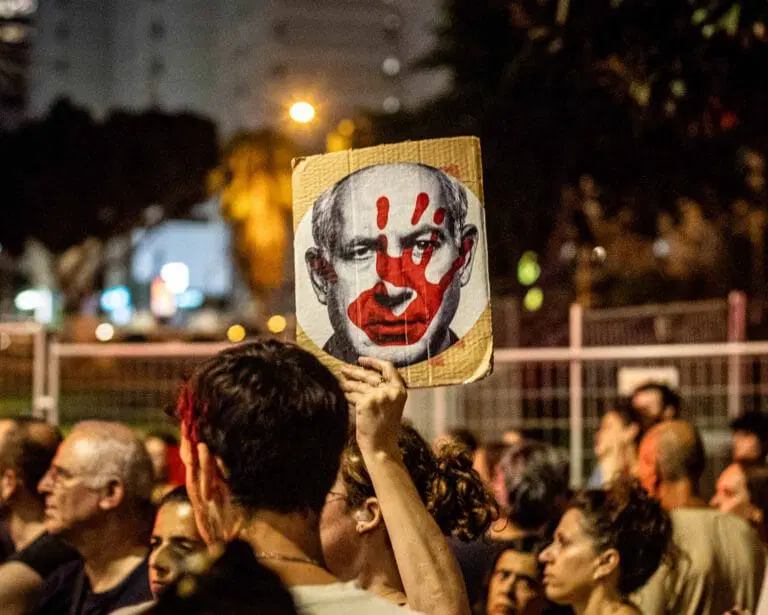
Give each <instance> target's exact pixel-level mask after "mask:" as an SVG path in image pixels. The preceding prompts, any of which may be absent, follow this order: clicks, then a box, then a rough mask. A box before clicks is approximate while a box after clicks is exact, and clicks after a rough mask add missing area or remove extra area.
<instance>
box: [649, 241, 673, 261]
mask: <svg viewBox="0 0 768 615" xmlns="http://www.w3.org/2000/svg"><path fill="white" fill-rule="evenodd" d="M669 253H670V248H669V242H668V241H667V240H666V239H657V240H656V241H654V242H653V255H654V256H655V257H656V258H667V257H668V256H669Z"/></svg>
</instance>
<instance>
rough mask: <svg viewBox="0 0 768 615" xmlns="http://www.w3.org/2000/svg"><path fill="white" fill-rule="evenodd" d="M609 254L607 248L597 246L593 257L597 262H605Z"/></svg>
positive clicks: (593, 251)
mask: <svg viewBox="0 0 768 615" xmlns="http://www.w3.org/2000/svg"><path fill="white" fill-rule="evenodd" d="M607 256H608V253H607V252H606V251H605V248H604V247H603V246H595V247H594V249H593V250H592V258H593V259H594V260H595V262H597V263H604V262H605V259H606V258H607Z"/></svg>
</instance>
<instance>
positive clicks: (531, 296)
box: [523, 288, 544, 312]
mask: <svg viewBox="0 0 768 615" xmlns="http://www.w3.org/2000/svg"><path fill="white" fill-rule="evenodd" d="M543 304H544V291H543V290H541V289H540V288H532V289H531V290H529V291H528V292H527V293H525V297H524V298H523V307H524V308H525V309H526V310H528V311H529V312H538V311H539V310H540V309H541V306H542V305H543Z"/></svg>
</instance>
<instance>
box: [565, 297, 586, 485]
mask: <svg viewBox="0 0 768 615" xmlns="http://www.w3.org/2000/svg"><path fill="white" fill-rule="evenodd" d="M568 316H569V318H568V324H569V327H568V329H569V340H570V348H571V359H570V378H569V383H570V387H569V392H570V409H571V412H570V414H571V420H570V422H571V447H570V448H571V476H570V481H571V486H572V487H574V488H579V487H581V485H582V482H583V481H584V400H583V389H582V383H583V366H582V361H581V347H582V339H583V331H584V308H582V306H581V305H579V304H578V303H574V304H572V305H571V309H570V312H569V315H568Z"/></svg>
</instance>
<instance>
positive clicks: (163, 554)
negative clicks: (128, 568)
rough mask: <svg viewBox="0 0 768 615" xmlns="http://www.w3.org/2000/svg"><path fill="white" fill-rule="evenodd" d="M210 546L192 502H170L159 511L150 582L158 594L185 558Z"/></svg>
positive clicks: (152, 543)
mask: <svg viewBox="0 0 768 615" xmlns="http://www.w3.org/2000/svg"><path fill="white" fill-rule="evenodd" d="M205 549H206V547H205V543H204V542H203V539H202V538H201V537H200V534H199V533H198V531H197V525H196V524H195V515H194V511H193V510H192V505H191V504H190V503H189V502H167V503H166V504H163V506H161V507H160V510H158V511H157V517H156V518H155V527H154V528H153V529H152V540H151V542H150V554H149V585H150V588H151V589H152V594H153V595H154V596H155V597H157V596H158V595H159V594H160V593H161V592H162V591H163V590H164V589H165V588H166V587H167V586H168V585H169V584H170V583H173V581H174V580H176V578H177V577H178V576H179V574H180V573H181V570H182V565H183V563H184V560H185V558H187V557H189V556H190V555H194V554H196V553H202V552H204V551H205Z"/></svg>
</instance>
